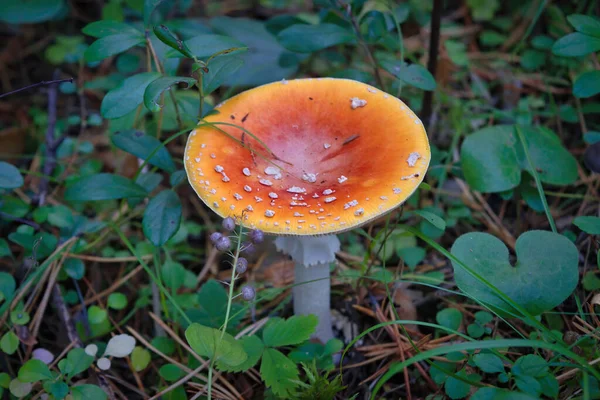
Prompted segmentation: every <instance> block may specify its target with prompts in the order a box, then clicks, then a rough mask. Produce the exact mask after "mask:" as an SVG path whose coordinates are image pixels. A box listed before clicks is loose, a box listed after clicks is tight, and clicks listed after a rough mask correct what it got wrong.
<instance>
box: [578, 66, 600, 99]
mask: <svg viewBox="0 0 600 400" xmlns="http://www.w3.org/2000/svg"><path fill="white" fill-rule="evenodd" d="M598 93H600V71H588V72H585V73H583V74H581V75H579V77H578V78H577V80H576V81H575V84H574V85H573V96H575V97H579V98H581V99H584V98H587V97H592V96H595V95H597V94H598Z"/></svg>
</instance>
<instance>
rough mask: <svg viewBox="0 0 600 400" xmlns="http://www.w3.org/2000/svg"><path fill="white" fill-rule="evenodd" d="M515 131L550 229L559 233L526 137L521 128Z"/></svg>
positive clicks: (516, 127) (517, 127) (516, 128)
mask: <svg viewBox="0 0 600 400" xmlns="http://www.w3.org/2000/svg"><path fill="white" fill-rule="evenodd" d="M515 130H516V131H517V136H518V137H519V141H520V142H521V146H523V151H524V152H525V157H527V163H528V164H529V168H530V169H531V174H532V175H533V179H535V186H536V187H537V190H538V193H539V194H540V199H541V200H542V204H543V205H544V211H545V212H546V217H547V218H548V222H549V223H550V228H551V229H552V232H554V233H557V230H556V224H555V223H554V218H553V217H552V213H551V212H550V207H548V201H546V194H545V193H544V187H543V186H542V182H541V181H540V176H539V174H538V172H537V170H536V169H535V165H533V161H532V160H531V155H530V154H529V148H528V146H527V142H526V141H525V137H524V136H523V132H521V129H520V128H519V126H515Z"/></svg>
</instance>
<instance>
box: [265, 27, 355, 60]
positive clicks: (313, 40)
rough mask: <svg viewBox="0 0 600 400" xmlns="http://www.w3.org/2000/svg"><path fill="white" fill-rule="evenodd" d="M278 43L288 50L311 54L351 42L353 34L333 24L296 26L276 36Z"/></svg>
mask: <svg viewBox="0 0 600 400" xmlns="http://www.w3.org/2000/svg"><path fill="white" fill-rule="evenodd" d="M277 39H278V40H279V43H281V45H282V46H283V47H285V48H286V49H288V50H291V51H295V52H298V53H312V52H314V51H319V50H323V49H325V48H327V47H331V46H335V45H338V44H344V43H349V42H353V41H354V40H355V38H354V34H353V33H352V32H350V31H348V30H347V29H344V28H342V27H341V26H339V25H335V24H327V23H326V24H318V25H306V24H296V25H292V26H290V27H289V28H286V29H284V30H283V31H281V32H279V34H278V35H277Z"/></svg>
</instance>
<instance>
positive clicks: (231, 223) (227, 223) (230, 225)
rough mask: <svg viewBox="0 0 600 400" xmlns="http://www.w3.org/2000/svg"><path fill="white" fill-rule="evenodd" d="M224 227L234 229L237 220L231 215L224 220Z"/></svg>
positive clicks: (229, 229) (227, 229)
mask: <svg viewBox="0 0 600 400" xmlns="http://www.w3.org/2000/svg"><path fill="white" fill-rule="evenodd" d="M222 226H223V229H225V230H226V231H229V232H231V231H233V230H234V229H235V221H234V220H233V218H231V217H227V218H225V219H224V220H223V222H222Z"/></svg>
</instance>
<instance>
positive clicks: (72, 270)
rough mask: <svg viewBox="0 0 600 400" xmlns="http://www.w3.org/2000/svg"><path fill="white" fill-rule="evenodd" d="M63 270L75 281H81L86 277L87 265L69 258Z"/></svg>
mask: <svg viewBox="0 0 600 400" xmlns="http://www.w3.org/2000/svg"><path fill="white" fill-rule="evenodd" d="M63 268H64V270H65V272H66V273H67V275H69V277H71V278H73V279H77V280H79V279H81V278H83V276H84V275H85V265H84V264H83V261H81V260H80V259H78V258H67V259H66V260H65V262H64V263H63Z"/></svg>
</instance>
